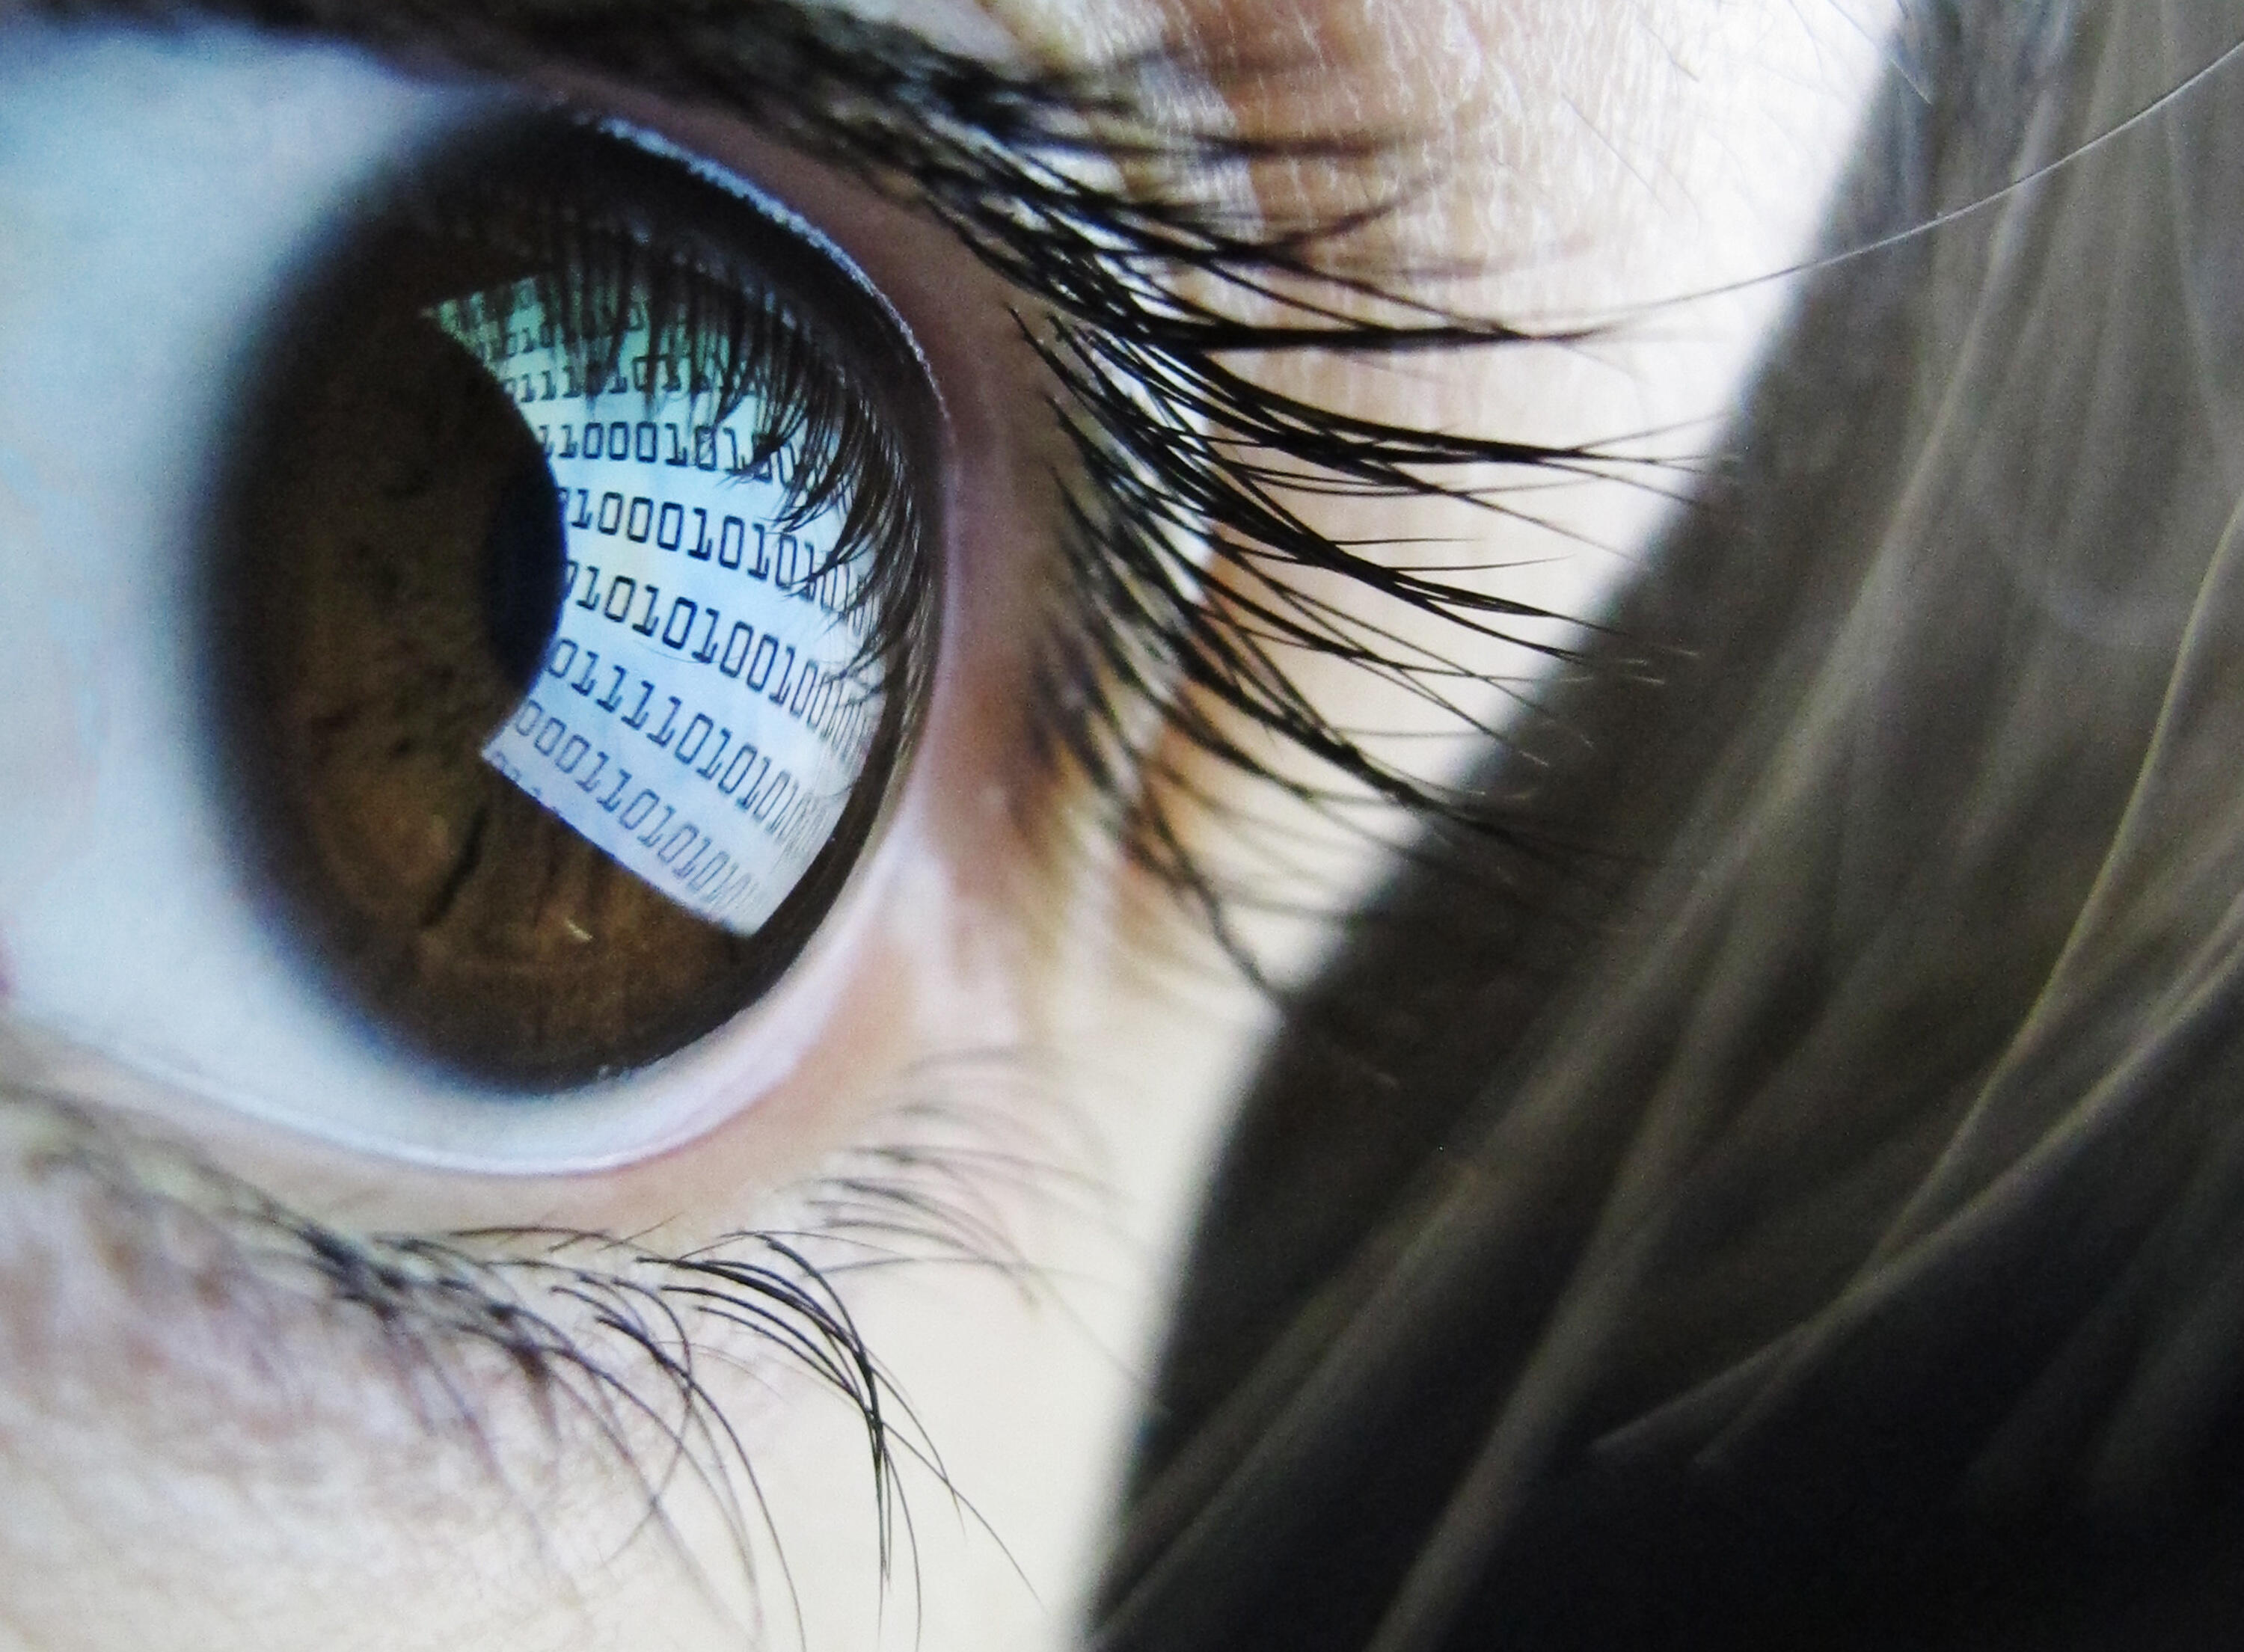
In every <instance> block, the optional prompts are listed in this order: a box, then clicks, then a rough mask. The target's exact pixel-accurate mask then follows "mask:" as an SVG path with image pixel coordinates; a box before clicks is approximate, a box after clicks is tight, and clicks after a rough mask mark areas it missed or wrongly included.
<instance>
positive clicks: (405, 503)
mask: <svg viewBox="0 0 2244 1652" xmlns="http://www.w3.org/2000/svg"><path fill="white" fill-rule="evenodd" d="M600 142H605V140H598V141H596V140H593V139H591V138H589V137H587V136H586V135H585V134H582V133H578V132H571V133H570V134H568V135H567V137H566V140H565V142H564V144H563V145H562V147H563V148H564V149H566V147H567V146H568V145H578V146H580V147H581V146H584V145H592V146H593V147H594V148H595V149H596V150H598V144H599V143H600ZM600 156H605V151H599V155H598V156H596V158H599V157H600ZM480 164H481V165H483V166H484V167H486V168H488V167H489V166H490V165H491V163H490V161H489V160H488V158H485V159H484V160H483V161H482V162H481V163H480ZM612 164H613V165H616V166H618V167H620V168H621V169H623V170H624V171H625V172H626V173H628V172H630V171H631V169H632V168H635V167H645V166H648V165H652V164H653V163H652V162H650V161H648V160H647V159H646V158H644V157H639V156H637V155H636V154H635V153H634V154H630V155H625V156H622V157H620V158H612ZM531 170H532V172H533V173H535V172H536V171H537V169H536V168H532V169H531ZM578 170H579V171H580V172H581V169H578ZM539 184H540V186H541V187H543V186H544V180H543V179H542V178H541V179H539ZM579 187H581V185H579ZM517 194H519V191H518V192H517ZM478 210H480V208H478ZM341 265H342V267H343V268H344V269H345V271H346V272H347V273H344V274H342V275H341V276H340V277H338V278H336V279H334V280H329V281H328V282H327V283H326V284H325V285H324V286H323V287H321V290H320V291H319V292H318V293H316V294H315V295H314V299H313V300H312V301H311V302H310V303H308V305H307V306H306V307H305V310H304V313H303V314H302V316H301V319H300V320H299V321H298V323H297V324H296V325H295V326H294V328H293V329H292V330H290V331H289V332H288V333H287V334H286V341H285V343H284V344H283V345H282V346H281V347H279V348H278V349H276V351H275V352H274V365H273V367H272V368H271V370H270V371H269V372H268V374H267V376H266V379H265V385H266V389H265V394H263V395H262V397H261V398H260V402H259V405H258V406H257V408H256V409H255V411H254V413H253V415H252V416H250V417H249V418H248V419H247V421H246V423H245V428H244V434H243V435H242V438H241V441H240V446H239V448H237V453H238V455H239V459H238V462H237V466H236V470H235V485H234V488H233V503H232V508H231V509H230V510H229V512H228V513H227V515H226V517H225V518H224V521H223V523H222V534H223V540H224V543H223V544H222V546H221V550H220V555H219V556H218V557H217V558H216V559H215V560H216V567H217V577H216V583H215V586H214V596H215V607H216V617H217V620H218V622H219V623H218V624H217V625H216V627H215V634H216V636H217V638H218V650H217V652H218V664H219V670H218V671H217V678H218V680H219V681H220V684H221V685H222V692H223V695H224V698H225V701H226V710H227V713H228V723H229V725H230V727H231V729H232V730H233V751H234V764H233V768H234V772H235V773H236V774H237V775H238V777H239V782H240V791H241V792H242V794H243V798H244V804H245V808H244V816H245V819H246V821H247V825H248V827H249V830H248V833H247V837H248V839H249V841H250V842H252V843H253V845H254V846H255V853H256V854H257V855H258V857H259V859H260V862H261V865H262V869H263V871H264V872H265V873H266V874H267V880H268V882H269V885H270V887H272V888H273V890H274V892H275V906H276V911H277V913H278V914H279V915H280V916H281V919H282V920H283V921H284V923H285V924H286V926H287V927H288V928H289V929H290V931H291V932H292V933H294V934H296V935H298V936H299V937H301V940H302V941H303V942H304V943H305V945H306V947H307V950H308V954H309V955H310V957H311V958H312V959H313V960H314V961H316V964H317V966H318V967H319V968H321V969H323V970H324V971H325V972H326V974H328V977H329V978H330V979H331V980H332V981H333V982H334V983H335V986H336V988H338V989H339V991H340V992H341V995H343V996H344V997H345V998H346V999H348V1001H350V1002H351V1003H352V1004H353V1005H354V1006H355V1008H356V1009H357V1010H358V1011H359V1012H360V1013H361V1014H362V1015H363V1016H364V1017H365V1018H366V1020H367V1022H368V1024H369V1025H370V1026H371V1027H372V1028H375V1030H376V1031H377V1032H379V1033H381V1034H382V1035H386V1036H388V1037H389V1038H390V1039H392V1040H394V1041H395V1042H400V1043H402V1045H404V1046H406V1047H408V1048H409V1049H414V1050H416V1051H418V1052H419V1053H421V1054H422V1055H424V1056H427V1057H429V1058H433V1059H434V1060H436V1061H437V1062H440V1063H442V1064H443V1065H444V1066H445V1067H447V1068H449V1069H453V1070H456V1071H458V1072H461V1073H463V1074H465V1075H471V1076H473V1077H475V1078H477V1079H479V1080H482V1081H484V1082H490V1083H492V1084H494V1085H496V1086H497V1087H499V1088H502V1089H520V1090H536V1089H553V1088H558V1087H563V1086H566V1085H569V1084H573V1083H578V1082H586V1081H589V1080H591V1079H594V1078H598V1077H600V1076H603V1075H608V1074H611V1073H614V1072H617V1071H620V1070H625V1069H631V1068H633V1067H637V1066H639V1065H642V1064H644V1063H645V1062H650V1061H652V1060H655V1059H658V1058H659V1057H660V1056H662V1055H666V1054H668V1053H670V1052H672V1051H674V1050H676V1049H679V1048H680V1047H681V1046H683V1045H684V1044H686V1043H687V1042H691V1041H692V1040H693V1039H695V1038H697V1037H699V1036H700V1035H702V1034H704V1033H706V1032H707V1031H708V1030H709V1029H711V1028H713V1027H715V1026H717V1025H718V1024H720V1022H723V1021H724V1020H726V1019H727V1017H729V1016H730V1015H733V1014H734V1013H735V1012H736V1011H737V1010H738V1009H739V1008H740V1007H741V1006H742V1005H743V1004H744V1003H746V1002H747V1001H750V1000H751V999H753V998H754V997H755V996H756V995H758V994H759V993H760V992H761V991H762V990H764V989H765V988H767V986H768V984H769V983H770V982H771V981H773V980H774V979H775V978H776V976H777V975H778V974H780V973H781V971H783V970H784V968H786V966H787V964H788V963H789V962H790V961H792V960H793V959H794V956H795V955H796V954H798V953H799V952H800V949H801V946H802V945H803V943H804V941H805V940H806V939H807V937H808V934H810V933H811V931H812V930H813V929H814V927H815V926H816V924H817V923H818V921H819V920H821V917H822V916H823V914H824V913H825V911H826V910H827V908H828V907H829V906H830V904H831V902H832V900H833V899H834V896H835V890H836V888H837V887H838V885H839V882H840V880H841V879H842V875H843V874H844V873H846V871H847V869H848V866H849V864H850V861H851V860H852V859H853V858H854V856H855V853H856V852H857V850H858V848H859V846H860V845H861V844H862V840H863V839H864V837H865V835H866V833H867V831H868V830H869V825H870V822H871V819H872V818H873V815H874V813H875V811H876V809H877V806H878V804H879V801H880V799H881V797H882V792H883V791H884V789H885V784H886V780H887V778H888V773H889V770H890V768H891V767H892V766H893V764H894V761H895V759H896V753H897V751H898V749H899V745H900V742H901V729H902V712H901V711H900V712H899V713H898V714H897V715H896V717H892V718H889V720H888V723H887V725H885V726H884V729H883V732H882V738H881V739H880V740H879V741H878V742H876V745H875V751H874V753H873V756H872V759H870V760H869V762H868V764H867V765H866V773H865V776H864V778H863V779H862V780H861V782H860V783H859V785H858V786H857V791H856V794H855V796H854V797H853V798H852V799H851V800H850V803H849V805H848V810H847V812H846V813H845V814H844V815H843V817H842V823H841V825H840V826H837V827H836V828H835V831H834V833H833V834H832V839H831V840H830V841H829V842H828V844H827V846H826V847H825V848H824V850H823V851H822V852H821V853H820V854H819V857H818V859H817V860H815V861H814V862H813V863H812V866H811V869H810V872H809V873H808V874H807V875H805V876H804V877H803V878H802V880H801V886H800V887H797V889H796V890H795V892H794V893H793V894H792V895H790V896H789V897H788V898H787V900H786V901H785V902H784V903H783V904H782V905H781V907H780V909H779V910H778V911H777V912H776V913H775V914H774V915H773V916H772V917H771V918H770V919H769V920H767V921H766V922H764V923H763V924H761V925H760V927H756V928H755V930H754V933H752V934H740V933H735V932H734V930H733V929H731V928H727V927H721V926H720V925H719V924H717V923H715V922H713V921H710V920H707V919H706V918H704V917H702V916H700V915H697V914H696V913H695V912H694V911H693V910H691V909H690V908H689V906H688V905H686V904H681V903H680V901H679V900H678V899H675V898H673V893H665V892H664V891H662V890H660V889H658V888H657V887H654V885H653V884H652V883H651V882H649V881H648V880H646V879H645V878H644V877H643V876H641V875H639V873H634V872H633V871H632V870H630V869H627V868H626V867H625V866H623V865H621V864H618V861H616V860H612V859H611V858H610V857H609V856H608V855H607V854H606V853H603V852H602V851H601V850H600V849H599V848H598V847H596V846H594V845H593V844H592V843H591V842H590V841H588V840H587V839H586V838H585V837H584V836H580V835H579V834H578V832H577V831H575V830H573V829H572V828H571V826H569V825H568V824H566V823H565V822H564V820H563V819H560V818H558V816H557V815H556V814H555V813H551V812H549V811H548V809H547V808H545V807H544V806H542V805H541V804H540V803H539V802H538V801H537V799H535V798H533V797H532V796H531V794H530V792H528V791H526V790H525V789H524V787H523V786H519V785H517V784H516V783H515V782H514V781H511V780H510V779H508V778H507V777H506V776H505V775H504V774H503V773H502V772H500V770H499V769H498V768H497V767H496V766H494V765H492V764H491V763H490V762H488V761H486V760H485V759H484V757H483V748H484V746H485V743H486V742H487V741H488V740H489V739H490V737H491V735H492V734H493V732H494V731H496V730H497V729H498V728H499V727H500V726H501V725H503V724H504V723H505V722H506V721H507V719H508V718H510V716H512V715H513V714H514V713H515V712H516V711H517V707H519V706H520V705H523V703H524V690H525V687H526V686H528V685H529V684H531V683H532V681H533V679H535V678H537V677H538V675H539V673H540V670H541V666H542V665H543V664H544V661H545V659H546V653H547V644H548V642H549V640H550V639H551V638H552V637H553V634H554V624H555V616H556V613H557V611H558V608H559V604H560V603H561V602H562V601H563V598H564V589H563V587H564V571H563V570H564V558H565V556H566V555H567V551H566V548H565V544H564V521H563V513H562V509H561V502H560V501H559V500H558V499H557V497H556V493H555V488H554V483H553V481H552V478H551V473H550V471H549V469H548V466H547V462H546V460H545V457H544V449H543V448H542V447H541V444H540V441H539V438H538V436H537V434H536V433H535V432H534V431H533V429H532V428H531V426H530V424H529V423H528V422H526V421H525V419H524V415H523V413H522V412H521V411H519V410H518V409H517V405H516V403H515V401H514V400H513V398H512V397H511V396H510V394H509V393H508V390H507V388H505V387H504V385H503V384H502V383H501V382H500V381H499V379H498V378H497V377H496V376H494V374H492V373H491V372H490V371H489V370H487V369H486V367H484V366H483V364H482V363H481V362H479V361H477V359H476V357H475V356H474V355H472V354H470V352H469V350H468V349H467V348H465V347H463V346H462V345H461V344H460V343H458V342H456V341H455V340H454V339H453V338H451V337H449V336H448V335H447V334H446V333H445V332H444V331H443V329H442V328H441V327H439V326H438V325H437V324H436V322H435V321H434V320H431V319H430V313H431V309H432V307H433V306H435V305H436V304H438V303H440V302H442V301H443V300H447V299H451V298H456V297H458V296H459V295H460V294H462V293H467V292H476V291H481V290H487V289H489V288H490V287H492V286H493V285H495V284H497V283H501V282H504V281H507V280H517V279H520V278H521V277H523V276H524V275H534V274H537V273H540V268H539V266H538V265H537V263H536V262H535V261H529V262H527V263H526V262H525V260H524V257H523V255H522V253H521V251H520V248H519V247H518V246H517V247H513V248H510V249H509V250H508V251H507V252H506V253H504V254H503V255H502V254H500V253H493V252H492V251H491V250H490V246H489V245H488V244H463V243H462V242H460V241H457V240H456V239H452V238H450V237H449V236H448V235H445V234H441V233H432V232H430V231H429V230H428V229H427V228H426V227H425V226H415V225H410V224H403V223H400V222H398V221H396V220H395V219H394V218H393V219H391V220H389V221H377V222H376V223H375V225H374V226H373V227H372V228H370V229H369V230H368V232H367V233H365V234H363V235H362V237H361V238H360V239H358V240H357V241H356V242H355V244H354V245H353V246H352V247H351V248H350V249H349V253H348V257H347V258H346V259H344V260H341ZM836 370H840V369H838V368H837V369H836ZM898 634H899V635H902V633H901V631H900V632H899V633H898ZM899 698H901V697H899Z"/></svg>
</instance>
